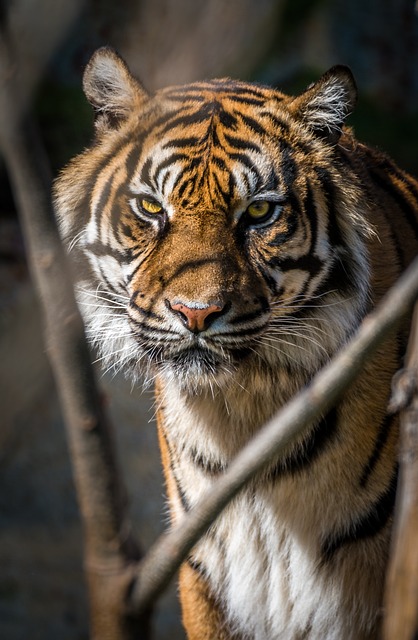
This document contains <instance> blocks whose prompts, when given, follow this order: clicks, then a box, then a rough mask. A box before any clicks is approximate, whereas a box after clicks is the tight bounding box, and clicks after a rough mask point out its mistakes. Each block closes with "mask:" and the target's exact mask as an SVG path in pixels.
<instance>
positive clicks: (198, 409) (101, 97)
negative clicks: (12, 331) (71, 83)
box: [54, 47, 418, 640]
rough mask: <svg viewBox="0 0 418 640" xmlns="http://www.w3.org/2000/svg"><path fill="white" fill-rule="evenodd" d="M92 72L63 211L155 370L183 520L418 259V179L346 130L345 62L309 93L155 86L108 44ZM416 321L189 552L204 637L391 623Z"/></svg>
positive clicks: (104, 318)
mask: <svg viewBox="0 0 418 640" xmlns="http://www.w3.org/2000/svg"><path fill="white" fill-rule="evenodd" d="M83 88H84V92H85V95H86V98H87V100H88V101H89V102H90V104H91V105H92V107H93V110H94V112H95V134H94V138H93V142H92V144H91V146H89V147H88V148H87V149H86V150H84V151H83V152H82V153H81V154H80V155H78V156H77V157H75V158H74V159H73V160H71V161H70V162H69V164H68V165H67V166H66V167H65V168H64V169H63V170H62V172H61V173H60V175H59V176H58V178H57V179H56V182H55V186H54V202H55V208H56V212H57V218H58V221H59V226H60V231H61V234H62V238H63V240H64V243H65V244H66V246H67V249H68V253H69V255H70V258H71V261H72V263H73V264H74V265H75V271H76V279H77V297H78V301H79V304H80V309H81V312H82V314H83V317H84V320H85V325H86V332H87V336H88V338H89V340H90V341H91V343H92V344H93V345H94V347H95V348H96V349H97V350H98V352H99V356H100V359H101V360H102V364H103V366H104V368H106V369H109V370H112V371H113V372H115V373H117V372H119V371H123V372H125V374H126V375H128V376H129V377H130V378H132V380H133V381H134V382H135V383H137V382H138V381H141V380H142V382H143V383H144V384H153V385H154V386H155V394H156V407H157V428H158V435H159V444H160V449H161V457H162V464H163V469H164V475H165V483H166V488H167V494H168V502H169V507H170V513H171V521H172V523H173V524H175V523H179V522H181V520H182V518H184V517H185V514H187V513H188V512H189V510H190V509H192V508H193V507H194V506H195V505H196V504H197V503H198V502H199V500H200V499H201V498H202V497H203V496H204V495H206V492H207V491H209V490H210V488H211V486H213V483H214V482H216V480H217V478H219V477H220V476H221V475H222V474H223V473H225V471H226V470H227V469H228V467H229V465H230V462H231V460H232V459H233V458H234V456H235V455H236V454H237V453H238V452H239V451H240V449H241V448H242V447H243V446H244V445H246V444H247V443H249V442H250V440H251V438H252V437H253V436H255V435H256V434H257V433H258V432H259V430H260V429H261V428H262V426H263V424H264V423H265V422H266V421H268V420H269V419H270V418H271V417H272V416H273V415H274V414H275V413H276V412H277V411H278V410H279V409H280V408H281V407H283V406H284V405H285V403H287V402H288V401H289V399H290V398H292V397H293V396H294V395H295V394H296V393H297V392H298V391H299V390H301V389H302V388H304V387H305V386H306V385H307V384H309V382H310V381H311V380H312V378H313V376H314V375H315V374H316V373H317V372H318V371H319V370H320V369H321V368H322V367H323V366H324V365H326V363H327V362H329V361H330V359H331V358H332V357H333V356H334V355H335V354H336V353H337V352H338V351H339V350H340V349H341V348H342V347H343V346H344V345H345V344H347V342H348V341H349V340H350V338H351V337H352V336H353V335H354V334H355V332H356V331H357V329H358V327H359V325H360V323H361V322H362V320H363V318H364V317H365V316H366V314H368V313H369V312H370V311H371V310H372V309H373V308H374V307H375V305H376V304H377V303H378V302H379V300H381V298H382V296H383V295H384V294H385V292H386V291H387V290H388V288H389V287H390V286H391V285H393V284H394V283H395V281H396V280H397V278H398V276H399V275H400V273H401V272H402V270H404V269H405V267H406V266H407V265H408V264H409V263H410V262H411V261H412V259H413V258H414V257H415V255H416V253H417V246H418V216H417V213H418V183H417V181H416V180H415V179H414V178H413V177H411V176H410V175H409V174H407V173H406V172H404V171H402V170H401V169H399V168H398V167H397V165H396V164H395V163H394V162H393V161H392V160H391V159H390V158H389V157H388V156H387V155H385V154H384V153H383V152H382V151H380V150H376V149H374V148H371V147H369V146H367V145H365V144H363V143H361V142H360V141H358V140H357V139H356V138H355V135H354V133H353V131H352V129H351V128H350V127H348V126H347V124H346V118H347V117H348V116H349V114H350V113H351V112H352V110H353V108H354V106H355V103H356V100H357V88H356V84H355V80H354V78H353V75H352V73H351V71H350V69H349V68H348V67H345V66H342V65H340V66H335V67H332V68H331V69H330V70H328V71H327V72H326V73H325V74H324V75H322V76H321V77H320V78H319V80H318V81H316V82H314V83H313V84H311V85H310V86H309V87H307V88H306V90H305V91H303V92H301V93H300V94H298V95H296V96H292V95H287V94H285V93H282V92H280V91H279V90H278V89H276V88H273V87H269V86H264V85H262V84H257V83H251V82H244V81H238V80H232V79H231V78H220V79H215V80H205V81H197V82H191V83H189V84H186V85H182V86H177V85H175V86H170V87H167V88H164V89H160V90H157V91H155V92H153V93H150V92H147V91H146V89H145V88H144V87H143V85H142V84H141V83H140V82H139V81H138V80H137V79H136V78H135V77H134V76H133V75H132V73H131V72H130V70H129V68H128V66H127V64H126V63H125V61H124V60H123V59H122V58H121V57H120V56H119V54H118V53H117V52H116V51H114V50H113V49H112V48H110V47H104V48H101V49H99V50H97V51H96V52H95V53H94V54H93V56H92V58H91V59H90V61H89V63H88V64H87V66H86V69H85V71H84V76H83ZM406 335H407V325H406V324H405V326H403V327H401V329H400V330H399V332H398V333H397V334H396V335H393V336H392V337H390V338H388V339H387V340H386V342H385V343H384V345H383V346H381V347H380V348H379V349H378V350H377V352H376V353H375V355H373V356H370V357H369V358H368V359H367V362H366V364H365V365H364V367H363V369H362V371H361V373H360V375H359V376H358V378H357V379H356V381H355V382H354V383H352V385H351V386H350V387H349V388H348V389H347V390H346V391H345V393H344V395H343V397H342V399H341V400H339V401H338V403H337V404H336V406H334V407H333V408H332V409H331V410H329V411H327V412H325V413H324V415H322V416H321V418H320V419H319V420H317V421H316V422H315V423H314V424H313V425H312V426H311V427H309V428H308V429H307V430H306V431H305V432H304V434H303V435H302V436H300V437H298V438H297V439H296V441H295V442H294V443H293V444H291V445H289V447H288V448H287V449H286V451H285V453H282V454H281V455H280V456H277V457H276V458H275V459H274V460H273V462H271V463H269V465H268V466H267V468H265V469H264V470H263V471H260V472H258V474H257V475H256V477H255V478H254V479H253V480H251V481H250V482H249V483H248V484H247V485H246V487H245V488H244V489H242V490H241V492H240V493H239V494H238V495H237V496H236V497H235V498H234V499H233V500H232V502H231V503H230V504H229V505H228V506H227V507H226V508H225V509H224V511H223V512H222V514H221V515H220V516H219V517H218V518H217V520H216V521H215V522H214V523H213V524H212V525H211V527H210V529H209V530H208V532H207V533H206V534H205V535H204V536H203V537H202V539H201V540H200V541H199V542H198V543H197V544H196V546H195V547H194V548H193V550H192V551H191V553H190V554H189V556H188V557H187V559H186V560H185V561H184V562H183V564H182V566H181V569H180V576H179V592H180V600H181V606H182V620H183V625H184V627H185V630H186V633H187V637H188V638H189V639H191V640H233V639H234V640H248V639H252V640H279V639H280V640H302V639H303V640H371V639H373V638H376V637H377V634H378V630H379V626H380V624H381V618H382V607H383V605H382V592H383V585H384V577H385V568H386V565H387V561H388V556H389V544H390V535H391V528H392V523H393V514H394V503H395V495H396V487H397V477H398V455H397V453H398V433H399V424H398V417H397V416H396V415H393V414H391V413H389V412H388V411H387V405H388V400H389V397H390V387H391V379H392V376H393V375H394V373H395V372H396V371H397V370H398V369H399V367H400V366H401V364H402V356H403V353H404V347H405V342H406Z"/></svg>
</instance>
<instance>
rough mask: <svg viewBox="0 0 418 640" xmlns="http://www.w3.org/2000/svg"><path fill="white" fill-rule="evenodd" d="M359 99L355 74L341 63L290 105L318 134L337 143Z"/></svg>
mask: <svg viewBox="0 0 418 640" xmlns="http://www.w3.org/2000/svg"><path fill="white" fill-rule="evenodd" d="M356 102H357V87H356V83H355V80H354V77H353V74H352V73H351V71H350V69H349V68H348V67H345V66H343V65H338V66H335V67H332V68H331V69H329V71H327V72H326V73H325V74H324V75H323V76H321V78H320V79H319V80H318V82H315V83H314V84H312V85H310V86H309V87H308V88H307V89H306V91H304V92H303V93H302V94H301V95H300V96H298V97H297V98H294V100H292V102H291V103H290V105H289V108H290V111H291V112H292V113H293V115H294V116H295V117H296V118H298V119H300V120H301V121H302V122H304V123H305V124H306V125H307V126H308V127H309V128H310V129H311V130H312V131H313V132H314V133H315V134H316V135H318V136H320V137H322V138H325V139H326V140H327V141H328V142H330V143H333V144H335V143H336V142H338V139H339V137H340V135H341V132H342V127H343V124H344V121H345V119H346V117H347V116H348V115H349V113H351V111H352V110H353V108H354V106H355V104H356Z"/></svg>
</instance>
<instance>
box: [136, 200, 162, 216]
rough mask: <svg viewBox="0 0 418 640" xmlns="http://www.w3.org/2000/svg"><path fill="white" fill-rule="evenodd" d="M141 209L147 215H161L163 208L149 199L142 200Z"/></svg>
mask: <svg viewBox="0 0 418 640" xmlns="http://www.w3.org/2000/svg"><path fill="white" fill-rule="evenodd" d="M141 207H142V208H143V209H144V211H146V212H147V213H161V211H162V210H163V208H162V206H161V205H160V204H158V202H155V200H148V199H147V198H141Z"/></svg>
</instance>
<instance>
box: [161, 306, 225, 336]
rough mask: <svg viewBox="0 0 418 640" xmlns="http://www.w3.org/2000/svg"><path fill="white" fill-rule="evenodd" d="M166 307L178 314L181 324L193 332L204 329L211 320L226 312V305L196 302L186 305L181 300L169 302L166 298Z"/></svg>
mask: <svg viewBox="0 0 418 640" xmlns="http://www.w3.org/2000/svg"><path fill="white" fill-rule="evenodd" d="M166 304H167V307H168V308H169V309H170V310H171V311H173V312H174V313H175V314H176V315H178V316H179V317H180V319H181V321H182V322H183V324H184V325H185V326H186V327H187V328H188V329H189V331H192V332H193V333H199V332H200V331H205V330H206V329H207V328H208V327H209V326H210V325H211V324H212V322H213V321H214V320H215V319H216V318H218V317H219V316H221V315H222V314H223V313H225V312H226V310H227V306H226V305H223V306H221V305H218V304H208V305H203V304H196V306H193V307H192V306H187V305H186V304H183V303H182V302H178V303H176V304H171V302H170V301H169V300H166Z"/></svg>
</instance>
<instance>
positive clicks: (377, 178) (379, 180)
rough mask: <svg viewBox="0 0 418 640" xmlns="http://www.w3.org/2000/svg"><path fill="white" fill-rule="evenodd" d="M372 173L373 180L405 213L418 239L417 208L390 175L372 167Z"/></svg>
mask: <svg viewBox="0 0 418 640" xmlns="http://www.w3.org/2000/svg"><path fill="white" fill-rule="evenodd" d="M369 171H370V175H371V177H372V179H373V181H374V182H375V183H376V184H377V185H378V186H379V187H380V188H381V189H382V190H383V191H385V192H386V193H387V194H388V196H389V197H390V198H392V200H393V201H394V202H395V203H396V204H397V205H398V207H399V208H400V209H401V211H402V212H403V213H404V215H405V218H406V220H407V222H408V224H409V226H410V227H411V229H412V230H413V232H414V234H415V237H416V238H417V239H418V220H417V217H416V215H417V214H416V208H415V207H413V206H412V205H411V204H410V203H409V202H408V201H407V200H406V198H405V196H404V194H403V192H402V191H401V190H400V189H398V188H397V187H396V185H394V184H393V183H392V182H390V176H382V175H381V174H380V172H379V171H376V170H374V169H370V170H369Z"/></svg>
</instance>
